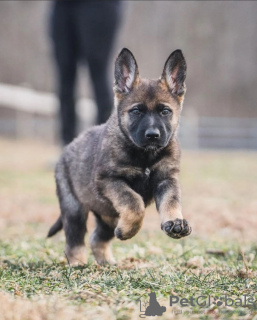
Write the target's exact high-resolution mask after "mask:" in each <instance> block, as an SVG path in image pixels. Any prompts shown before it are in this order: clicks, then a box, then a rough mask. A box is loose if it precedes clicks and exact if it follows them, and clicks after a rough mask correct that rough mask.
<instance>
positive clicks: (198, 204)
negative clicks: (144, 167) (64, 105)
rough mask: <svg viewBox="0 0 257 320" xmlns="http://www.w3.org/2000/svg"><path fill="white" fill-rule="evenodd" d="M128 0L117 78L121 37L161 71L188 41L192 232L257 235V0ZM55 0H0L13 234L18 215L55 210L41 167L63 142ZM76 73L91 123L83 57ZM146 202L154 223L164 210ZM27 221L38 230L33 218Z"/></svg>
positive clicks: (7, 204)
mask: <svg viewBox="0 0 257 320" xmlns="http://www.w3.org/2000/svg"><path fill="white" fill-rule="evenodd" d="M121 5H122V10H121V13H120V14H121V17H120V19H121V21H120V25H119V28H118V32H117V39H116V41H115V44H114V46H113V48H112V52H111V58H110V66H109V73H108V77H109V78H110V84H112V82H113V69H114V68H113V62H114V60H115V57H116V56H117V54H118V53H119V51H120V49H121V48H123V47H127V48H129V49H130V50H131V51H132V52H133V53H134V55H135V57H136V59H137V62H138V65H139V70H140V73H141V76H143V77H150V78H158V77H159V76H160V75H161V73H162V70H163V66H164V62H165V61H166V59H167V57H168V56H169V55H170V53H171V52H172V51H173V50H175V49H178V48H180V49H182V50H183V52H184V55H185V57H186V59H187V63H188V76H187V80H186V84H187V93H186V98H185V103H184V109H183V116H182V120H181V127H180V131H179V135H180V141H181V145H182V149H183V153H182V170H181V182H182V191H183V208H184V216H185V217H186V218H187V219H188V220H189V221H190V222H191V224H192V226H193V230H194V234H198V235H199V234H201V232H202V233H203V234H210V232H214V233H215V232H218V233H219V235H220V234H222V235H226V234H229V235H231V233H230V231H231V232H234V233H235V235H236V237H238V235H240V236H242V235H245V236H246V237H250V235H251V234H252V236H253V237H255V235H256V227H257V222H256V221H255V220H256V218H255V217H256V213H257V194H256V182H257V157H256V155H257V154H256V150H257V103H256V102H257V90H256V88H257V63H256V62H257V41H256V34H257V19H256V16H257V3H256V2H255V1H122V2H121ZM50 7H51V2H50V1H1V2H0V21H1V28H0V40H1V46H0V154H1V156H0V197H1V212H0V227H2V230H6V229H5V227H6V226H9V227H11V228H10V229H9V230H13V232H14V233H13V234H18V233H19V234H21V229H20V228H21V227H22V226H23V227H24V226H25V225H23V224H20V222H26V223H28V224H31V223H41V224H40V227H39V229H40V230H41V231H40V232H42V235H44V234H46V231H47V228H48V226H49V225H50V224H51V223H52V222H53V221H54V220H55V218H56V217H57V216H58V212H59V209H58V204H57V199H56V197H55V185H54V178H53V172H52V170H50V171H47V170H46V163H47V162H48V160H49V159H51V158H55V157H56V156H57V155H58V153H59V152H60V149H59V148H58V145H59V139H58V126H59V121H58V116H57V114H58V99H57V97H56V91H57V90H56V80H55V64H54V58H53V49H52V45H51V40H50V37H49V15H50ZM78 78H79V80H78V88H79V89H78V93H77V96H78V108H77V113H78V115H79V119H80V124H79V127H80V130H84V129H86V128H88V127H89V126H91V125H93V124H94V123H95V122H96V118H97V108H96V103H95V96H94V92H93V89H92V82H91V80H90V76H89V73H88V68H87V65H85V66H84V67H82V68H80V69H79V75H78ZM151 208H152V209H151V210H152V211H153V212H154V216H155V217H156V219H152V220H151V221H152V224H153V230H157V229H156V228H157V226H159V222H158V216H157V214H156V213H155V209H154V207H151ZM42 223H43V224H42ZM44 223H45V224H44ZM146 223H149V220H148V222H146ZM148 227H149V228H150V226H149V225H148ZM24 228H25V227H24ZM26 230H27V229H26ZM29 230H31V232H32V233H34V227H33V228H32V229H29ZM158 230H159V229H158ZM228 230H229V232H228ZM9 232H10V233H12V231H9ZM26 232H28V233H29V231H26ZM10 233H9V235H10ZM9 235H8V236H9Z"/></svg>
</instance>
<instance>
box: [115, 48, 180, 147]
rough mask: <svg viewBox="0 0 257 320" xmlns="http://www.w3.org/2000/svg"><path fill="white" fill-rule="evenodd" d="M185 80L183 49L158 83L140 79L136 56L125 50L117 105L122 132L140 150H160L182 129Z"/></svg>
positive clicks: (118, 67)
mask: <svg viewBox="0 0 257 320" xmlns="http://www.w3.org/2000/svg"><path fill="white" fill-rule="evenodd" d="M185 78H186V61H185V58H184V56H183V54H182V52H181V50H176V51H174V52H173V53H172V54H171V55H170V56H169V58H168V60H167V61H166V63H165V65H164V69H163V73H162V76H161V77H160V78H159V79H158V80H148V79H142V78H140V76H139V71H138V67H137V62H136V60H135V58H134V56H133V54H132V53H131V52H130V51H129V50H128V49H123V50H122V51H121V53H120V54H119V56H118V58H117V59H116V63H115V82H114V94H115V106H116V108H117V112H118V119H119V125H120V129H121V130H122V132H123V133H124V134H125V135H126V136H127V137H128V138H129V139H130V140H131V141H132V142H133V143H134V144H135V145H136V146H137V147H139V148H142V149H145V150H147V151H151V150H153V151H157V150H158V149H162V148H164V147H166V146H167V145H168V143H169V141H170V139H171V138H172V136H174V134H175V132H176V129H177V126H178V121H179V115H180V112H181V109H182V104H183V99H184V94H185V91H186V86H185V83H184V81H185Z"/></svg>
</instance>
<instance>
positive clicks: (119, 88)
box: [114, 48, 139, 93]
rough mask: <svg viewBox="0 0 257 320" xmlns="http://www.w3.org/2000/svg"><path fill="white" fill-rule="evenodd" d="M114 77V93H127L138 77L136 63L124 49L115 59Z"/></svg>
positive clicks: (131, 55)
mask: <svg viewBox="0 0 257 320" xmlns="http://www.w3.org/2000/svg"><path fill="white" fill-rule="evenodd" d="M114 77H115V82H114V91H116V92H120V93H128V92H129V91H130V90H131V89H132V87H133V85H134V83H135V81H136V80H137V78H138V77H139V73H138V67H137V62H136V60H135V58H134V56H133V54H132V53H131V52H130V51H129V50H128V49H126V48H124V49H122V50H121V53H120V54H119V56H118V58H117V59H116V62H115V71H114Z"/></svg>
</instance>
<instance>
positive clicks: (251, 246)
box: [0, 139, 257, 320]
mask: <svg viewBox="0 0 257 320" xmlns="http://www.w3.org/2000/svg"><path fill="white" fill-rule="evenodd" d="M0 152H1V157H0V200H1V206H0V306H1V307H0V320H2V319H3V320H10V319H15V320H38V319H40V320H41V319H42V320H43V319H44V320H45V319H47V320H48V319H49V320H52V319H53V320H55V319H58V320H59V319H61V320H66V319H67V320H71V319H90V320H93V319H140V318H139V315H140V314H142V313H143V312H140V304H139V301H138V299H139V298H141V303H142V308H143V309H145V307H146V303H147V301H148V299H149V297H148V293H150V292H151V291H154V292H155V293H156V296H157V300H158V302H159V303H160V305H161V306H165V307H166V312H165V313H164V314H163V315H162V316H160V317H155V318H154V319H230V318H231V319H257V303H256V306H255V305H250V306H246V307H245V306H244V303H245V302H244V299H247V304H250V300H249V299H250V296H252V297H253V300H257V277H256V276H257V263H256V262H257V255H256V253H257V242H256V238H257V236H256V230H257V218H256V213H257V191H256V182H257V154H256V153H246V152H230V153H228V152H189V151H184V152H183V154H182V167H181V184H182V195H183V212H184V216H185V218H186V219H187V220H189V221H190V223H191V225H192V227H193V233H192V234H191V235H190V236H189V237H187V238H185V239H182V240H173V239H170V238H168V237H167V236H166V235H165V234H163V232H162V231H161V230H160V222H159V219H158V214H157V213H156V211H155V207H154V206H152V207H150V208H149V209H148V210H147V214H146V218H145V222H144V226H143V228H142V230H141V231H140V232H139V234H138V235H137V236H136V237H134V238H133V239H131V240H128V241H125V242H121V241H119V240H114V241H113V251H114V256H115V258H116V260H117V265H116V266H105V267H99V266H97V265H96V264H95V262H94V260H93V257H92V254H91V252H90V250H88V264H87V265H85V266H83V267H73V268H70V267H69V266H68V265H67V263H66V259H65V256H64V254H63V248H64V235H63V232H61V233H59V234H58V235H57V236H55V237H54V238H52V239H46V238H45V235H46V234H47V231H48V228H49V227H50V225H51V224H52V223H53V222H54V221H55V219H56V218H57V216H58V215H59V209H58V204H57V199H56V196H55V186H54V179H53V172H52V170H49V169H48V168H47V163H48V161H49V160H51V159H53V158H54V156H55V155H56V154H57V150H56V148H55V147H53V146H47V145H44V144H43V145H42V143H37V142H29V141H11V140H3V139H2V140H0ZM88 225H89V233H90V232H92V230H93V226H94V221H93V217H92V216H90V219H89V223H88ZM87 237H88V236H87ZM225 295H227V304H232V302H233V305H231V306H225V300H224V299H225ZM170 296H172V297H173V298H172V299H173V301H175V300H178V299H179V301H180V300H181V299H182V298H186V299H190V297H193V298H197V297H198V296H206V297H207V298H206V299H205V298H201V299H200V300H199V301H198V302H199V303H203V301H205V300H206V302H208V303H207V305H206V306H204V307H200V306H198V305H197V304H196V302H195V301H193V303H192V304H194V306H191V305H189V303H187V306H183V307H182V306H181V304H180V303H179V302H177V303H175V304H174V305H173V306H170V303H169V302H170ZM209 296H210V300H208V299H209ZM176 297H177V298H176ZM215 297H217V298H216V301H215V300H214V298H215ZM220 299H223V300H220ZM228 299H232V300H233V301H232V300H228ZM236 299H237V300H236ZM218 301H221V302H222V304H221V305H217V302H218ZM240 301H242V303H240ZM184 302H185V300H184ZM214 302H216V304H214ZM235 303H237V305H235ZM185 304H186V303H185Z"/></svg>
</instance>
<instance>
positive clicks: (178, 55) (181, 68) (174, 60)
mask: <svg viewBox="0 0 257 320" xmlns="http://www.w3.org/2000/svg"><path fill="white" fill-rule="evenodd" d="M186 70H187V65H186V60H185V58H184V56H183V53H182V51H181V50H175V51H173V52H172V54H171V55H170V56H169V58H168V60H167V61H166V63H165V66H164V70H163V73H162V79H163V80H165V81H166V83H167V86H168V87H169V89H170V90H171V93H172V94H174V95H177V96H182V95H183V94H184V93H185V92H186V86H185V79H186Z"/></svg>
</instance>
